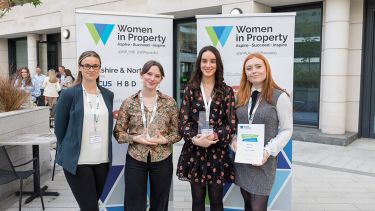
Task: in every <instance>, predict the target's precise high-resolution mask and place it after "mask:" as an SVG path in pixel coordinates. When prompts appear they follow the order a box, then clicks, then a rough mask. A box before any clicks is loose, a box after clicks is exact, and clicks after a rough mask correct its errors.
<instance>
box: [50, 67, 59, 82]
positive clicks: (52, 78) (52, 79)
mask: <svg viewBox="0 0 375 211" xmlns="http://www.w3.org/2000/svg"><path fill="white" fill-rule="evenodd" d="M48 77H49V82H50V83H56V82H58V81H59V80H58V79H57V77H56V71H55V70H54V69H50V70H48Z"/></svg>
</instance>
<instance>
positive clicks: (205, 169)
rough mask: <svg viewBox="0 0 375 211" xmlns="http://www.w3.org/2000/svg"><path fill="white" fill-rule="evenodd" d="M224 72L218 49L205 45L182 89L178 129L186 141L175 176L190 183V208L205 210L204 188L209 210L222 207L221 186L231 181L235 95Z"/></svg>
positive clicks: (194, 210) (232, 177)
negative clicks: (230, 149) (229, 151)
mask: <svg viewBox="0 0 375 211" xmlns="http://www.w3.org/2000/svg"><path fill="white" fill-rule="evenodd" d="M223 72H224V68H223V63H222V60H221V57H220V53H219V51H218V50H217V49H216V48H215V47H213V46H206V47H204V48H202V49H201V51H200V52H199V54H198V58H197V62H196V69H195V71H194V72H193V75H192V77H191V80H190V83H189V84H188V85H187V87H186V88H185V90H184V91H185V92H184V97H183V101H182V105H181V110H180V116H179V119H180V121H179V130H180V135H181V136H182V137H183V139H184V140H185V143H184V146H183V148H182V151H181V155H180V158H179V161H178V166H177V176H178V178H179V179H180V180H185V181H189V182H190V185H191V193H192V199H193V202H192V203H193V204H192V210H193V211H198V210H199V211H200V210H205V207H204V206H205V205H204V203H205V197H206V188H207V187H208V196H209V199H210V207H211V210H215V211H220V210H223V200H222V196H223V185H224V183H226V182H232V181H233V180H234V172H233V165H232V163H231V159H230V157H229V154H228V144H229V143H230V142H231V139H232V136H233V135H234V134H235V128H236V117H235V98H234V93H233V90H232V88H231V87H229V86H227V85H226V84H225V82H224V78H223Z"/></svg>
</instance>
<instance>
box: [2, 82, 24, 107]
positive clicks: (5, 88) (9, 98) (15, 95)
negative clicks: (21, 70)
mask: <svg viewBox="0 0 375 211" xmlns="http://www.w3.org/2000/svg"><path fill="white" fill-rule="evenodd" d="M28 99H29V94H28V93H26V92H24V91H21V90H19V89H17V88H16V87H14V86H13V83H12V81H11V80H8V79H7V78H4V77H0V112H7V111H14V110H18V109H20V108H21V106H22V104H23V103H25V102H26V101H27V100H28Z"/></svg>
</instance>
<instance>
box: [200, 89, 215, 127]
mask: <svg viewBox="0 0 375 211" xmlns="http://www.w3.org/2000/svg"><path fill="white" fill-rule="evenodd" d="M201 92H202V96H203V102H204V108H205V109H206V121H207V122H209V121H210V112H211V110H210V108H211V102H212V97H210V99H209V101H208V102H207V99H206V94H205V93H204V88H203V83H201Z"/></svg>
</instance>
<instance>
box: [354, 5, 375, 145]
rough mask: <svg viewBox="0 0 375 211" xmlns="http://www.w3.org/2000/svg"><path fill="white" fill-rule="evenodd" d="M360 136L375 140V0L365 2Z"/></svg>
mask: <svg viewBox="0 0 375 211" xmlns="http://www.w3.org/2000/svg"><path fill="white" fill-rule="evenodd" d="M363 12H364V27H363V28H364V30H363V32H364V33H363V48H362V49H363V51H362V74H361V76H362V78H361V101H360V107H361V110H360V120H359V122H360V124H359V129H358V131H359V133H360V134H359V135H360V136H361V137H364V138H375V84H374V81H375V80H374V79H375V27H374V24H375V0H365V5H364V11H363Z"/></svg>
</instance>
